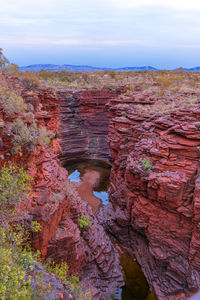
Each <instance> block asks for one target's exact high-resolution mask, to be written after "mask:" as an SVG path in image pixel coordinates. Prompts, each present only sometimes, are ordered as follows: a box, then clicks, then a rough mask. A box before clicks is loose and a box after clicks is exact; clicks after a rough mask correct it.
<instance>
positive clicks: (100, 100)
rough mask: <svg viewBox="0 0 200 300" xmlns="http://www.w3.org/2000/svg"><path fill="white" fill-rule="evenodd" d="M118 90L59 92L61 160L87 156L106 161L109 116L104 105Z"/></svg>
mask: <svg viewBox="0 0 200 300" xmlns="http://www.w3.org/2000/svg"><path fill="white" fill-rule="evenodd" d="M121 91H122V89H118V90H115V91H110V90H108V89H107V90H106V89H105V90H101V91H98V90H91V91H89V90H88V91H82V92H75V93H73V94H67V93H61V94H60V96H61V106H60V120H61V127H60V144H61V147H62V155H61V160H62V161H67V160H70V159H80V158H91V159H94V158H95V159H102V160H105V161H109V158H110V151H109V147H108V144H107V135H108V125H109V117H108V110H107V107H106V104H107V103H108V101H109V99H111V98H113V97H116V96H117V95H118V94H120V93H121Z"/></svg>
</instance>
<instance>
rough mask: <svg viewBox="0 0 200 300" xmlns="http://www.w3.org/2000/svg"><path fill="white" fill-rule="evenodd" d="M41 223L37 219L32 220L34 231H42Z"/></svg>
mask: <svg viewBox="0 0 200 300" xmlns="http://www.w3.org/2000/svg"><path fill="white" fill-rule="evenodd" d="M41 227H42V226H41V224H40V223H38V222H37V221H32V222H31V230H32V232H39V231H41Z"/></svg>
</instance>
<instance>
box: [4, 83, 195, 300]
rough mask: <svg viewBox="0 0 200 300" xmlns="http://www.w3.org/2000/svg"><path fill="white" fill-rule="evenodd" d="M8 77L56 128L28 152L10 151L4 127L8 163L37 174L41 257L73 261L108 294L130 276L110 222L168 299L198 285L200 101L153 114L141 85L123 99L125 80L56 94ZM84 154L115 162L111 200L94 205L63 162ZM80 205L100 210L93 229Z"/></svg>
mask: <svg viewBox="0 0 200 300" xmlns="http://www.w3.org/2000/svg"><path fill="white" fill-rule="evenodd" d="M9 81H10V84H11V85H12V86H13V87H14V88H15V90H17V91H18V93H19V94H21V96H22V97H23V99H24V101H25V104H31V105H32V106H33V107H34V110H35V119H36V122H37V124H38V125H43V126H46V127H47V129H49V130H53V131H54V132H55V134H56V138H54V139H53V140H52V141H51V143H50V147H47V146H44V145H43V146H41V145H37V147H36V149H35V150H34V151H32V152H30V153H27V154H26V155H24V156H23V159H21V157H22V155H23V153H22V152H21V153H18V154H16V155H13V156H11V152H10V149H11V147H12V145H11V137H10V136H9V135H8V134H7V132H6V129H5V128H4V127H2V130H1V139H2V145H1V146H2V147H1V152H0V155H1V158H2V159H1V162H0V163H1V166H2V165H3V164H4V163H5V162H6V161H8V160H11V161H12V162H14V163H15V162H16V161H17V162H19V165H20V166H22V167H24V168H25V169H26V170H28V173H29V174H30V175H31V176H32V177H33V178H34V183H33V187H32V194H31V196H30V198H29V203H28V206H27V212H28V217H27V219H26V222H30V221H31V220H37V221H38V222H39V223H40V224H41V226H42V230H41V232H39V233H34V234H33V236H32V242H33V246H34V247H35V248H37V249H39V250H40V251H41V254H42V259H43V261H45V259H46V258H51V259H53V260H54V261H55V262H61V261H66V262H67V263H68V265H69V273H71V274H79V275H80V279H81V281H82V284H83V286H84V287H85V288H89V289H90V290H91V293H92V296H93V298H94V299H105V295H106V294H109V293H112V292H116V290H117V289H118V287H119V286H121V285H123V278H122V271H121V267H120V264H119V255H118V252H117V250H116V247H115V246H114V244H113V242H112V241H111V239H110V238H109V236H108V235H107V233H106V231H108V232H109V233H110V234H111V235H112V236H114V237H115V238H117V240H118V241H119V242H120V243H121V244H122V245H124V246H125V248H126V250H127V251H128V252H129V253H131V254H133V255H134V256H135V258H136V259H137V261H138V263H139V264H140V266H141V267H142V271H143V273H144V274H145V277H146V279H147V281H148V283H149V285H150V287H151V288H152V289H153V290H154V291H155V293H156V295H157V297H158V298H159V299H160V300H162V299H163V300H164V299H167V300H176V299H188V297H189V296H190V295H191V294H192V293H193V292H195V291H197V290H198V289H199V287H200V256H199V249H200V242H199V241H200V230H199V222H200V180H199V174H200V160H199V159H200V151H199V148H200V133H199V127H198V126H196V125H194V124H197V123H198V122H199V119H200V106H199V105H196V106H194V107H189V108H188V109H182V110H181V111H179V112H178V111H176V112H172V113H168V115H167V116H160V115H159V114H157V115H156V114H155V115H154V116H152V117H149V116H147V115H145V114H144V115H142V114H141V113H140V112H138V111H137V109H136V108H135V106H136V105H138V104H140V105H142V104H143V97H139V96H140V95H139V94H140V93H141V91H140V90H139V91H135V96H138V97H135V98H131V97H128V96H126V97H125V98H124V99H120V97H119V95H120V93H121V92H122V89H116V90H109V89H103V90H101V91H97V90H86V91H82V92H72V93H70V92H66V93H64V92H58V93H57V94H54V93H53V92H52V91H51V90H50V89H47V90H35V91H30V90H26V89H23V88H22V87H21V85H20V81H19V80H17V79H16V78H9ZM153 102H154V105H155V101H153ZM0 113H1V118H2V120H3V121H5V120H6V121H8V120H9V118H7V117H6V116H5V115H4V113H3V112H2V111H1V112H0ZM188 113H189V117H188ZM22 118H23V120H24V122H26V123H27V124H29V123H30V120H29V119H28V117H26V116H25V115H23V116H22ZM183 120H184V122H183ZM83 158H87V159H99V160H104V161H106V162H112V169H111V175H110V182H111V184H110V189H109V195H110V197H109V200H110V203H109V204H108V205H107V206H103V207H102V208H100V209H99V210H98V211H97V213H96V214H94V212H93V211H92V208H91V206H90V205H89V204H88V203H87V201H84V200H83V199H81V197H80V196H79V194H78V192H77V189H76V186H75V185H73V184H72V183H71V182H70V181H69V179H68V172H67V171H66V170H65V169H64V168H63V167H62V166H61V163H60V160H61V162H62V163H64V162H67V161H70V160H71V159H83ZM144 160H145V161H146V162H147V167H145V164H143V163H142V162H143V161H144ZM145 168H146V169H145ZM81 215H84V216H88V217H90V218H91V219H92V226H91V227H89V228H88V229H87V230H81V229H80V228H79V223H78V218H79V217H80V216H81ZM104 229H105V230H104Z"/></svg>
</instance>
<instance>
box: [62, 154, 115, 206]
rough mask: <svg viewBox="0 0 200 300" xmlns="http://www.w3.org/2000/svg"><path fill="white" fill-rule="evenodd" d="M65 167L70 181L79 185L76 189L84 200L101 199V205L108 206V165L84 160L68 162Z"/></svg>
mask: <svg viewBox="0 0 200 300" xmlns="http://www.w3.org/2000/svg"><path fill="white" fill-rule="evenodd" d="M65 167H66V169H67V170H68V172H69V174H70V175H69V177H68V178H69V179H70V181H72V182H80V183H81V184H80V185H79V187H78V189H79V193H80V195H81V197H82V198H83V199H84V200H86V199H88V198H91V199H90V200H91V201H93V202H94V201H98V199H101V202H102V204H103V205H107V204H108V202H109V200H108V193H107V190H108V188H109V177H110V166H109V165H108V164H106V163H105V162H101V161H95V160H92V161H91V160H88V161H86V160H85V161H72V162H68V163H67V164H66V165H65ZM89 190H91V193H92V195H93V196H92V195H91V194H90V193H89V192H90V191H89ZM95 199H96V200H95ZM88 202H89V201H88ZM90 204H91V203H90Z"/></svg>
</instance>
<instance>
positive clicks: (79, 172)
mask: <svg viewBox="0 0 200 300" xmlns="http://www.w3.org/2000/svg"><path fill="white" fill-rule="evenodd" d="M65 167H66V169H67V170H68V172H69V174H70V175H69V177H68V178H69V179H70V181H72V182H76V185H77V189H78V192H79V195H80V196H81V198H82V199H84V200H86V201H88V203H89V204H90V205H91V207H92V209H93V211H94V212H96V210H97V209H98V208H99V204H100V202H101V201H102V203H103V204H104V205H107V204H108V202H109V199H108V193H107V191H108V188H109V179H110V166H108V165H107V164H105V163H104V162H103V163H102V162H101V161H94V160H93V161H91V160H90V161H86V160H85V161H81V160H79V161H73V162H68V163H67V164H66V165H65ZM100 199H101V201H100ZM120 263H121V266H122V269H123V276H124V281H125V286H124V287H123V288H122V289H119V299H121V300H129V299H130V300H156V297H155V295H154V294H153V292H152V291H151V290H150V289H149V286H148V283H147V281H146V279H145V277H144V275H143V273H142V271H141V268H140V266H139V265H138V263H137V262H136V261H135V260H134V258H133V256H132V255H130V254H128V253H124V254H121V257H120Z"/></svg>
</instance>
